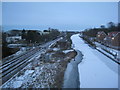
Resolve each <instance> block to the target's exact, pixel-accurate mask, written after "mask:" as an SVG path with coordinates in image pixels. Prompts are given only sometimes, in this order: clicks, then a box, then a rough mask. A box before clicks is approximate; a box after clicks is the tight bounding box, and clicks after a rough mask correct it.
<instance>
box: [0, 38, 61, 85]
mask: <svg viewBox="0 0 120 90" xmlns="http://www.w3.org/2000/svg"><path fill="white" fill-rule="evenodd" d="M58 40H60V38H59V39H55V40H53V41H51V42H48V43H46V44H43V45H40V46H37V47H36V48H34V49H31V50H29V51H26V52H25V53H23V54H21V55H18V56H16V57H8V58H5V59H3V60H2V61H3V62H2V65H1V66H0V73H1V75H0V80H2V84H4V83H5V82H7V81H8V80H9V79H10V78H12V77H13V76H14V75H15V74H16V73H18V72H19V71H20V70H21V69H23V68H24V67H25V66H26V65H27V64H28V63H30V62H31V60H30V59H31V58H33V57H34V56H35V55H36V54H38V53H40V52H41V51H42V50H43V49H41V48H48V47H49V45H51V44H52V43H54V42H56V41H58Z"/></svg>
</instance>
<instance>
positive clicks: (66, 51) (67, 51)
mask: <svg viewBox="0 0 120 90" xmlns="http://www.w3.org/2000/svg"><path fill="white" fill-rule="evenodd" d="M72 51H74V50H64V51H63V53H65V54H67V53H69V52H72Z"/></svg>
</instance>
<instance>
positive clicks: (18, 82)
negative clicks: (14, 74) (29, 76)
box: [13, 81, 22, 88]
mask: <svg viewBox="0 0 120 90" xmlns="http://www.w3.org/2000/svg"><path fill="white" fill-rule="evenodd" d="M21 85H22V81H15V82H13V87H14V88H19V87H20V86H21Z"/></svg>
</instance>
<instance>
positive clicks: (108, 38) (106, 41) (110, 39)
mask: <svg viewBox="0 0 120 90" xmlns="http://www.w3.org/2000/svg"><path fill="white" fill-rule="evenodd" d="M117 33H118V32H109V33H108V35H107V36H106V37H105V38H104V41H105V44H106V45H107V46H111V42H112V38H113V37H114V36H115V35H116V34H117Z"/></svg>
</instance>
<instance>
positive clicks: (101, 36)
mask: <svg viewBox="0 0 120 90" xmlns="http://www.w3.org/2000/svg"><path fill="white" fill-rule="evenodd" d="M96 39H97V41H98V42H100V43H102V44H104V45H106V46H109V47H111V48H115V49H120V32H109V33H107V34H106V33H105V32H104V31H100V32H98V33H97V36H96Z"/></svg>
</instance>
